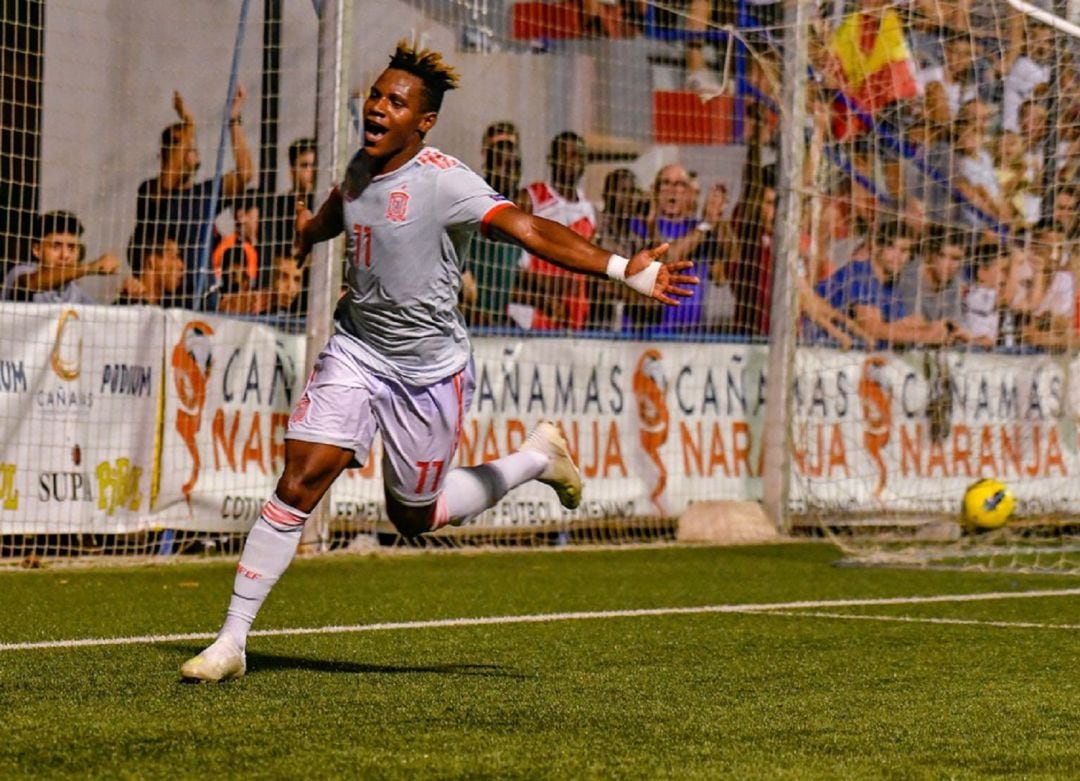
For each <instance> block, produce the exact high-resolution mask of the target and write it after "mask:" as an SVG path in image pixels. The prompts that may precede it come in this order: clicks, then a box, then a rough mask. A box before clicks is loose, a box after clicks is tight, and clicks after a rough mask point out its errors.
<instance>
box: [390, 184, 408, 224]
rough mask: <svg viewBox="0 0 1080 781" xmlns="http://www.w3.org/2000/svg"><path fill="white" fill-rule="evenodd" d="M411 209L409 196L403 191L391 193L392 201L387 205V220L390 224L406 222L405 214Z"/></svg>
mask: <svg viewBox="0 0 1080 781" xmlns="http://www.w3.org/2000/svg"><path fill="white" fill-rule="evenodd" d="M408 208H409V194H408V193H407V192H403V191H401V190H394V192H392V193H390V200H389V201H387V203H386V219H388V220H390V222H404V221H405V213H406V211H407V210H408Z"/></svg>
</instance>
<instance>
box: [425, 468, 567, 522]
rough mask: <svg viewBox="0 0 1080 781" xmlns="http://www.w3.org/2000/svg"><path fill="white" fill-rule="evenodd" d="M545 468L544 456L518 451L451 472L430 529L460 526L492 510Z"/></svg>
mask: <svg viewBox="0 0 1080 781" xmlns="http://www.w3.org/2000/svg"><path fill="white" fill-rule="evenodd" d="M547 465H548V457H547V456H545V455H544V454H543V453H540V452H538V451H536V450H519V451H518V452H516V453H512V454H511V455H508V456H505V457H503V458H499V459H496V460H495V461H488V462H487V463H485V464H480V466H464V467H458V468H457V469H451V470H450V471H449V472H448V473H447V475H446V480H445V481H444V482H443V489H442V493H441V494H439V504H438V507H437V509H436V513H435V524H434V526H433V528H435V529H438V528H441V527H443V526H445V525H446V524H448V523H449V524H453V525H455V526H457V525H460V524H462V523H464V522H465V521H467V520H469V519H470V518H472V517H474V516H476V515H479V514H480V513H482V512H483V511H484V510H486V509H488V508H489V507H494V506H495V505H496V503H497V502H498V501H499V500H500V499H502V498H503V497H504V496H506V492H507V491H509V490H510V489H511V488H516V487H517V486H519V485H521V484H522V483H527V482H529V481H530V480H535V479H536V478H538V477H539V476H540V475H541V474H542V473H543V471H544V470H545V469H546V468H547Z"/></svg>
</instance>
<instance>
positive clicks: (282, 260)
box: [0, 0, 1080, 349]
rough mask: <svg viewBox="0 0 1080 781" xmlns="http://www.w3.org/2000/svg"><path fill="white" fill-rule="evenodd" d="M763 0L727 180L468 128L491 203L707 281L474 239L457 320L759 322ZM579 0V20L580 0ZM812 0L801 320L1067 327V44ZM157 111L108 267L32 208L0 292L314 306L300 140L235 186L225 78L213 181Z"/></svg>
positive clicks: (892, 6) (913, 337)
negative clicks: (681, 287)
mask: <svg viewBox="0 0 1080 781" xmlns="http://www.w3.org/2000/svg"><path fill="white" fill-rule="evenodd" d="M622 5H623V6H625V7H626V8H629V9H633V8H635V7H636V4H633V3H624V4H622ZM775 5H776V4H774V3H769V2H759V3H755V4H754V6H755V8H756V9H757V10H756V11H755V13H756V14H757V16H756V17H755V18H756V19H757V20H758V22H759V23H760V24H758V26H757V27H755V28H754V30H753V32H752V34H749V33H748V34H747V36H746V37H745V40H743V41H742V43H741V44H740V45H742V46H744V47H745V51H746V54H747V56H748V57H749V59H750V60H751V62H752V65H753V67H752V68H751V69H750V70H749V71H747V72H746V75H745V78H748V79H750V82H749V84H748V86H747V89H745V90H744V89H740V90H739V92H740V93H743V92H748V93H750V95H749V97H746V96H743V97H740V98H739V99H740V101H741V111H742V112H743V115H744V117H745V122H744V129H743V137H742V138H741V139H739V141H740V142H741V143H742V144H743V146H744V148H745V151H746V154H745V159H744V162H743V164H742V170H741V176H740V177H739V180H738V181H739V193H738V195H737V197H735V198H731V197H730V196H729V193H728V191H727V187H726V186H725V184H724V183H723V182H722V181H719V180H716V181H703V177H701V176H699V174H698V173H696V172H695V171H693V170H689V169H688V167H687V166H685V165H681V164H679V163H676V162H672V163H669V164H666V165H662V166H660V167H659V170H656V171H655V174H654V175H653V176H652V178H651V181H647V182H644V183H642V182H639V180H638V178H637V175H636V174H635V172H634V171H633V170H631V168H627V167H612V166H611V165H610V164H607V163H605V172H606V175H605V176H604V178H603V188H602V194H601V197H600V198H599V201H598V202H597V203H593V202H591V201H590V200H589V199H588V197H587V196H586V194H585V192H584V190H583V189H582V180H583V177H584V175H585V172H586V168H587V166H588V165H590V164H592V163H593V162H594V161H593V160H592V159H590V150H589V149H588V148H587V146H586V142H585V140H584V139H583V138H582V137H581V136H580V135H578V134H576V133H574V132H570V131H566V132H561V133H559V134H557V135H556V136H555V137H554V138H553V139H552V140H551V141H550V145H549V147H548V149H547V156H546V171H545V176H544V178H542V179H538V180H536V181H532V182H526V181H523V174H522V158H523V154H522V149H521V140H520V135H519V133H518V130H517V128H516V127H515V125H514V124H513V123H512V122H510V121H500V122H496V123H494V124H492V125H490V126H489V127H488V128H487V129H486V130H485V131H484V133H483V135H482V138H481V144H480V152H481V171H480V173H481V174H482V176H483V177H484V178H485V179H486V181H487V182H488V183H489V184H490V185H491V186H492V187H493V188H494V189H496V190H497V191H499V192H500V193H501V194H502V195H504V196H505V197H506V198H508V199H510V200H512V201H514V202H515V203H516V204H517V205H518V206H519V207H520V208H522V209H525V210H527V211H530V212H532V213H534V214H538V215H541V216H544V217H547V218H549V219H552V220H555V221H557V222H560V223H562V224H563V225H566V226H567V227H569V228H570V229H572V230H574V231H576V232H577V233H579V234H580V235H582V236H583V237H585V238H587V239H589V240H590V241H593V242H595V243H597V244H598V245H600V246H603V247H605V248H607V249H610V250H612V251H614V252H617V253H619V254H621V255H625V256H627V257H629V256H631V255H632V254H634V253H635V252H637V251H639V250H641V249H642V248H644V247H647V246H655V245H657V244H659V243H662V242H666V243H668V244H669V246H670V248H669V250H668V253H667V255H666V258H665V259H666V260H667V261H673V260H682V259H687V260H690V261H692V262H693V264H694V272H695V273H696V274H697V276H698V277H699V278H700V279H701V284H700V285H699V286H698V288H697V289H696V291H695V293H694V295H693V296H692V297H691V298H689V299H687V300H686V301H684V302H682V305H681V306H679V307H663V306H661V305H659V304H656V303H655V302H649V301H643V300H638V299H634V298H633V297H630V296H627V295H625V289H624V288H623V287H622V286H620V285H616V284H614V283H611V282H609V281H607V280H603V279H593V278H585V277H583V276H581V275H577V274H571V273H568V272H566V271H564V270H562V269H561V268H559V267H557V266H554V265H552V264H550V263H548V262H547V261H545V260H543V259H542V258H538V257H534V256H531V255H529V254H528V253H524V252H522V251H521V250H519V249H517V248H516V247H513V246H510V245H507V244H503V243H500V242H498V241H496V240H493V239H489V238H485V237H481V236H479V235H477V236H476V237H475V238H474V240H473V242H472V244H471V246H470V248H469V251H468V253H467V257H466V258H465V259H464V267H465V280H464V284H463V289H462V297H461V308H462V311H463V313H464V315H465V317H466V319H467V320H468V322H469V323H470V324H471V325H473V326H478V327H493V328H505V329H524V330H528V331H534V332H557V333H562V332H567V331H570V332H602V333H609V334H610V333H620V334H626V335H631V336H637V337H642V338H670V337H676V336H681V335H686V336H690V337H695V336H700V335H704V334H722V335H730V336H731V337H732V338H767V337H768V336H769V333H770V327H771V323H770V316H769V315H770V310H771V308H772V306H771V304H772V294H773V280H774V276H775V269H774V258H775V257H777V253H776V252H775V251H774V248H773V233H774V229H775V228H776V227H777V219H776V210H777V192H778V181H777V166H776V164H775V163H768V164H767V163H766V161H767V160H773V159H776V157H777V152H778V149H777V147H778V137H779V133H778V123H777V121H776V119H777V114H778V108H777V96H778V95H777V93H778V87H777V84H776V77H775V74H776V73H777V72H778V67H777V65H778V63H779V61H780V58H781V45H780V41H781V39H782V38H783V35H782V34H781V32H782V31H781V28H780V27H779V17H780V14H779V12H778V8H775V7H772V6H775ZM722 6H723V4H721V3H712V4H710V3H708V2H698V1H697V0H695V2H693V3H691V4H690V5H689V8H690V12H689V14H688V15H686V17H685V19H684V22H685V24H686V27H687V29H688V30H689V31H690V34H689V37H688V38H686V39H684V40H685V41H688V43H687V45H686V52H685V57H686V64H687V73H688V76H687V79H688V84H689V85H690V86H691V88H692V89H693V90H694V91H696V92H698V93H699V94H700V96H701V97H702V99H703V100H711V99H715V98H716V97H717V96H719V95H721V94H723V93H724V92H725V91H728V92H730V91H731V89H733V88H731V87H729V86H727V85H729V84H731V83H733V82H732V78H731V74H730V73H726V69H727V68H728V67H729V66H730V63H729V62H728V61H727V60H728V59H730V58H725V57H720V56H719V55H720V54H722V53H723V48H724V46H725V45H726V44H725V43H724V42H723V40H721V39H716V38H709V37H707V36H704V34H703V31H704V30H706V29H708V27H709V24H706V23H705V22H703V20H711V22H709V23H710V24H713V25H715V23H716V20H717V19H718V18H720V17H722V16H723V14H724V13H726V12H725V11H724V9H723V7H722ZM584 8H585V11H584V13H586V15H587V16H588V15H590V14H594V13H595V12H596V10H597V8H598V6H596V5H595V4H593V5H589V4H586V5H585V6H584ZM817 11H818V12H817V14H816V15H814V18H813V21H812V23H811V29H810V31H809V36H810V62H809V66H810V67H809V71H810V74H811V76H812V78H811V79H810V80H809V83H808V87H807V90H808V95H807V109H808V111H807V114H808V116H809V119H808V120H807V123H806V139H807V146H806V150H807V154H806V165H805V169H804V170H803V171H802V172H801V175H796V176H794V177H793V179H794V180H796V181H792V182H791V183H790V184H791V185H792V187H791V188H790V189H791V191H792V192H793V194H794V195H793V197H796V198H797V199H798V202H797V204H796V205H795V206H794V208H793V212H792V213H798V214H800V218H799V224H798V225H797V226H796V228H795V231H794V233H795V238H796V239H797V240H798V241H797V244H798V251H797V258H793V259H791V260H792V262H794V263H795V265H796V268H795V273H794V274H793V275H792V277H793V279H794V283H795V290H794V291H793V295H794V298H795V300H797V302H798V312H799V317H798V337H799V339H800V340H801V341H802V342H803V343H808V344H824V345H830V346H839V347H843V348H850V347H863V348H869V349H879V348H883V347H901V348H902V347H907V346H918V345H926V346H946V345H965V346H967V347H970V348H972V349H998V348H1009V349H1013V348H1016V349H1020V348H1029V349H1067V348H1069V347H1071V346H1072V345H1074V344H1077V343H1080V302H1078V295H1080V280H1078V278H1077V274H1078V273H1080V211H1078V209H1080V58H1078V55H1080V42H1078V41H1077V39H1075V38H1073V37H1071V36H1068V35H1065V34H1063V33H1061V32H1058V31H1057V30H1055V29H1054V28H1053V27H1051V26H1049V25H1047V24H1043V23H1041V22H1039V21H1037V20H1036V19H1035V18H1034V17H1033V16H1031V15H1029V14H1025V13H1022V12H1020V11H1017V10H1015V9H1013V8H1012V7H1011V6H1010V5H1009V4H1008V3H1006V2H1004V0H906V1H904V2H887V1H886V0H862V2H858V3H846V4H845V3H842V2H831V1H830V2H822V3H819V7H818V9H817ZM627 13H628V17H634V14H630V13H629V11H628V12H627ZM634 18H643V17H640V15H638V16H637V17H634ZM599 29H600V28H598V30H599ZM697 33H702V35H698V34H697ZM597 34H603V32H602V30H601V31H600V32H598V33H597ZM705 42H712V43H715V45H716V46H717V54H718V61H719V62H720V63H721V64H720V66H719V70H720V71H721V72H720V73H719V74H717V73H716V72H714V69H710V68H709V67H708V65H707V64H706V61H705V59H704V56H703V49H704V43H705ZM770 74H771V75H770ZM173 105H174V108H175V110H176V114H177V118H178V121H177V122H175V123H174V124H172V125H170V126H169V127H167V128H165V130H164V131H163V133H162V135H161V141H160V170H159V171H158V173H157V175H156V176H154V177H153V178H150V179H147V180H146V181H144V182H143V183H142V184H141V185H140V186H139V190H138V196H137V200H136V205H135V207H136V208H135V217H136V220H135V222H136V224H135V229H134V232H133V234H132V236H131V238H130V241H129V242H128V246H127V248H126V262H122V261H121V260H120V258H119V257H117V256H116V255H114V254H110V253H106V254H103V255H101V256H100V257H96V258H94V259H88V258H87V257H85V248H84V246H83V243H82V239H81V237H82V234H83V225H82V223H81V222H80V221H79V218H78V217H77V216H76V215H75V214H72V213H70V212H65V211H53V212H48V213H46V214H43V215H41V216H40V217H39V219H38V221H37V225H36V228H35V231H34V236H33V238H32V241H31V243H30V247H29V255H28V257H26V258H23V259H20V260H19V262H17V263H15V264H13V265H12V266H11V268H10V270H9V271H8V272H7V273H6V275H5V277H4V279H3V287H2V291H0V297H2V298H3V299H4V300H15V301H39V302H73V303H77V302H90V301H92V300H93V299H92V298H91V297H90V296H88V295H87V294H86V292H85V291H84V289H83V286H82V283H83V280H85V279H86V278H87V277H89V276H94V275H97V276H101V275H115V276H117V277H122V278H121V279H119V283H118V285H117V286H116V289H117V290H118V291H119V292H118V299H117V303H123V304H132V305H137V304H142V305H163V306H180V307H190V308H197V309H201V310H204V311H217V312H221V313H226V314H234V315H283V314H286V315H287V314H302V313H303V312H305V311H306V308H307V302H306V299H305V291H306V284H305V281H304V280H305V275H306V269H305V267H304V265H303V264H302V263H300V262H298V261H297V259H296V258H295V257H293V253H292V246H291V245H292V225H293V215H294V212H295V204H296V202H297V200H302V201H304V202H305V203H306V204H307V205H308V207H309V208H314V207H315V206H316V204H315V203H314V202H313V193H314V175H315V165H316V160H315V145H314V143H313V141H312V140H311V139H304V138H302V139H298V140H296V141H295V142H294V143H292V144H291V145H290V147H289V165H290V169H289V172H290V179H291V182H290V187H289V189H288V191H287V192H283V193H264V192H258V191H255V190H252V189H249V184H250V182H251V180H252V178H253V163H252V156H251V153H250V151H249V149H248V146H247V141H246V139H245V135H244V128H243V118H242V108H243V105H244V93H243V90H242V89H241V90H238V91H237V93H236V95H235V98H234V101H233V104H232V113H231V118H230V121H229V134H230V141H231V148H232V152H233V162H234V166H233V170H231V171H230V172H228V173H227V174H225V175H224V176H223V177H222V178H221V180H220V182H219V184H218V187H217V191H218V193H219V194H220V198H218V197H217V195H215V183H214V181H213V180H212V179H206V180H202V181H198V180H197V178H196V172H197V170H198V168H199V162H200V161H199V155H198V151H197V146H196V143H195V141H196V137H195V131H196V126H195V120H194V118H193V117H192V116H191V114H190V112H189V111H188V109H187V107H186V105H185V103H184V100H183V98H182V97H181V96H180V94H179V93H176V94H174V97H173ZM713 173H715V172H713ZM732 178H734V177H732ZM215 204H217V207H216V208H215ZM224 210H229V211H231V215H232V223H233V225H234V226H235V227H234V230H233V231H232V232H230V233H225V234H224V235H219V234H218V233H217V230H216V228H215V222H216V218H217V217H218V214H217V213H215V212H221V211H224ZM784 227H786V228H787V229H788V230H789V232H790V230H791V228H792V226H790V225H789V226H784Z"/></svg>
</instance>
